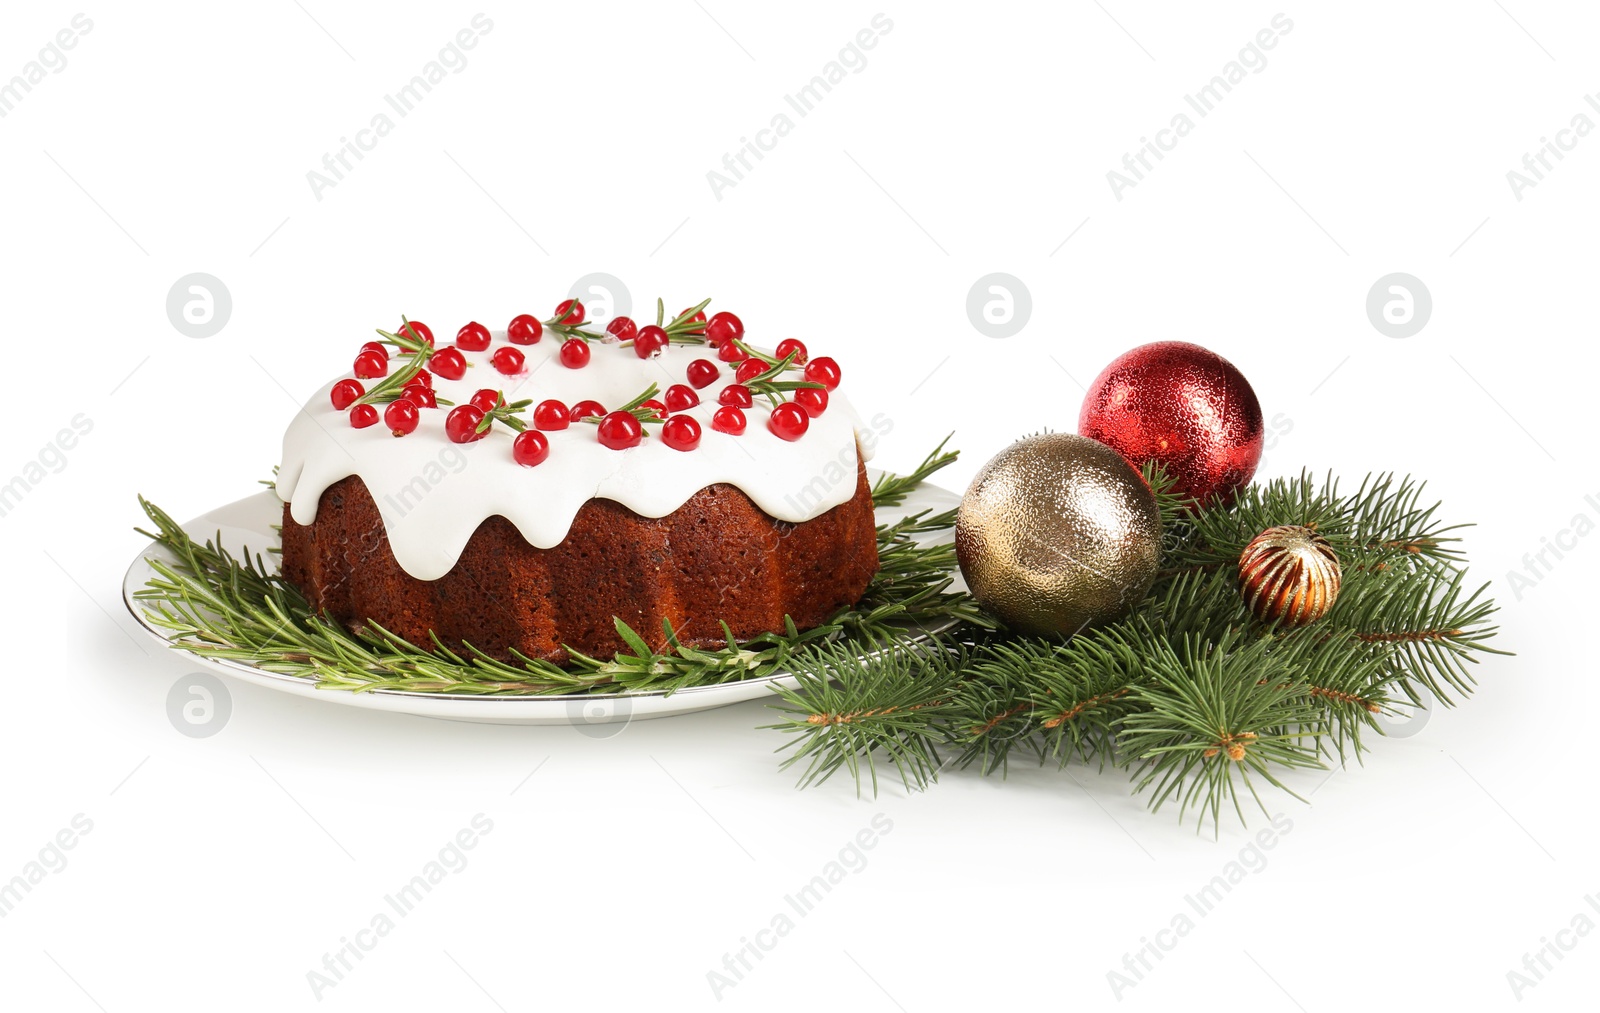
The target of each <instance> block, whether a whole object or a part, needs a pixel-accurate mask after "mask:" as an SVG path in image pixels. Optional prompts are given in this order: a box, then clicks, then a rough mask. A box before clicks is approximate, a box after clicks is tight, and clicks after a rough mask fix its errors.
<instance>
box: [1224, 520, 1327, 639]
mask: <svg viewBox="0 0 1600 1013" xmlns="http://www.w3.org/2000/svg"><path fill="white" fill-rule="evenodd" d="M1340 576H1341V574H1340V569H1339V557H1338V556H1337V555H1335V554H1334V551H1333V546H1332V545H1330V544H1328V540H1327V539H1326V538H1323V537H1322V536H1321V535H1319V534H1317V533H1316V532H1315V531H1313V530H1311V529H1310V528H1306V527H1301V526H1300V525H1298V524H1285V525H1280V526H1278V527H1275V528H1268V529H1267V530H1265V531H1263V532H1261V534H1259V535H1257V536H1256V537H1255V538H1254V539H1252V540H1251V542H1250V544H1249V545H1246V546H1245V547H1244V552H1242V553H1240V555H1239V584H1240V591H1241V593H1242V594H1243V595H1244V603H1245V607H1247V608H1248V609H1249V610H1250V612H1251V613H1252V614H1253V615H1254V616H1255V617H1256V618H1257V619H1260V620H1261V621H1262V622H1265V623H1270V622H1279V623H1282V624H1283V625H1285V626H1304V625H1305V624H1306V623H1309V622H1314V621H1315V620H1317V619H1320V618H1322V616H1323V615H1324V614H1326V613H1327V611H1328V609H1330V608H1332V607H1333V603H1334V601H1335V600H1336V599H1337V598H1338V597H1339V580H1340Z"/></svg>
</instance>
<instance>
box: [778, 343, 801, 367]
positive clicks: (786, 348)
mask: <svg viewBox="0 0 1600 1013" xmlns="http://www.w3.org/2000/svg"><path fill="white" fill-rule="evenodd" d="M776 354H777V357H778V359H779V360H780V361H781V360H783V359H787V358H788V357H789V356H790V355H791V354H793V355H794V362H795V365H797V366H804V365H805V364H806V343H805V342H804V341H801V340H800V339H799V338H784V339H783V340H782V341H780V342H778V347H777V349H776Z"/></svg>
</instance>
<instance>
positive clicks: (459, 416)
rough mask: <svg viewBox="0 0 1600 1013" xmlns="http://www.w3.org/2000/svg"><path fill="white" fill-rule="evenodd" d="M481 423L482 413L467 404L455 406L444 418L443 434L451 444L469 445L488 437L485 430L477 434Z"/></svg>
mask: <svg viewBox="0 0 1600 1013" xmlns="http://www.w3.org/2000/svg"><path fill="white" fill-rule="evenodd" d="M482 423H483V411H482V410H481V409H478V408H475V407H473V406H472V405H469V404H463V405H456V406H455V407H454V408H452V409H450V414H449V415H446V416H445V418H444V432H445V435H446V436H448V437H450V442H451V443H471V442H473V441H474V440H481V439H483V438H484V437H485V436H488V435H489V431H488V430H487V429H485V430H484V431H483V432H481V433H480V432H478V426H479V425H481V424H482Z"/></svg>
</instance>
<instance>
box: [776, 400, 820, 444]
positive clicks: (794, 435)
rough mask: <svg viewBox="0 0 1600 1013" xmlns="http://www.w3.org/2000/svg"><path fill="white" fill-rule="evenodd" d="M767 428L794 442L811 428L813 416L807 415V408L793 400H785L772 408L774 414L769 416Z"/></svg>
mask: <svg viewBox="0 0 1600 1013" xmlns="http://www.w3.org/2000/svg"><path fill="white" fill-rule="evenodd" d="M767 428H768V429H770V430H772V434H773V435H774V436H776V437H778V438H779V439H781V440H789V441H790V442H793V441H794V440H798V439H799V438H800V437H802V436H804V435H805V434H806V430H807V429H809V428H811V418H810V416H808V415H806V412H805V409H804V408H801V407H800V406H799V405H797V404H795V403H794V402H793V401H785V402H784V403H783V404H781V405H779V406H778V407H776V408H774V409H772V414H771V415H768V416H767Z"/></svg>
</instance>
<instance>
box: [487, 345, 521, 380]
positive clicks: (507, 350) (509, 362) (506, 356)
mask: <svg viewBox="0 0 1600 1013" xmlns="http://www.w3.org/2000/svg"><path fill="white" fill-rule="evenodd" d="M489 361H490V362H492V363H494V368H495V369H498V370H499V371H500V372H502V373H504V374H506V375H507V376H516V375H517V374H518V373H520V372H522V362H523V359H522V353H521V352H519V351H517V350H516V349H515V348H512V347H511V346H510V345H502V346H501V347H499V348H496V349H495V350H494V354H493V355H491V356H489Z"/></svg>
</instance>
